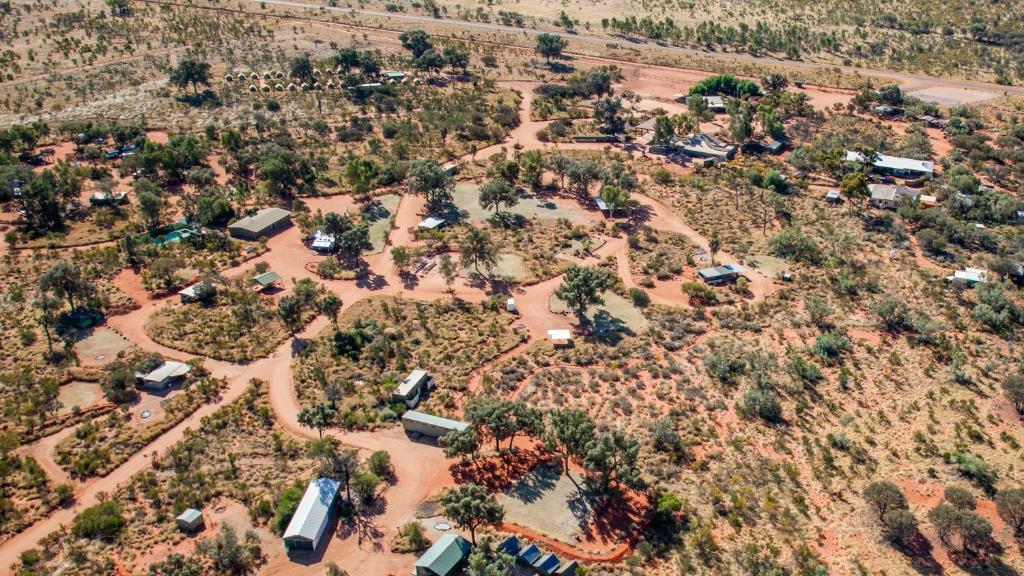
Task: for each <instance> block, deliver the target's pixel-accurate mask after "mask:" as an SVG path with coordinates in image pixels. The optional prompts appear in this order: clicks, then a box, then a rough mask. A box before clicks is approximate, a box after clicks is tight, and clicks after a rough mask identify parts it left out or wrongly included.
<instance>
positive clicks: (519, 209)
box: [453, 182, 596, 224]
mask: <svg viewBox="0 0 1024 576" xmlns="http://www.w3.org/2000/svg"><path fill="white" fill-rule="evenodd" d="M453 195H454V200H455V205H456V206H457V207H458V208H459V210H463V211H465V212H466V213H467V215H468V218H469V221H470V222H472V223H474V224H480V223H482V222H486V221H487V220H488V219H489V218H490V217H491V216H493V215H494V211H493V210H486V209H484V208H483V207H482V206H480V186H478V185H476V184H472V183H468V182H462V183H459V184H456V185H455V192H454V194H453ZM502 211H503V212H506V213H509V214H515V215H518V216H522V217H523V218H526V219H528V220H532V219H535V218H536V219H546V220H558V219H559V218H565V219H567V220H569V221H570V222H572V223H573V224H589V223H591V222H594V221H596V218H595V216H593V215H592V214H590V213H588V212H587V211H585V210H583V209H582V208H580V207H579V206H578V205H576V204H573V203H570V202H567V201H565V200H562V199H560V198H541V197H538V196H523V197H520V199H519V203H518V204H516V205H515V206H513V207H512V208H502Z"/></svg>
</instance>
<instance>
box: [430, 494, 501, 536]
mask: <svg viewBox="0 0 1024 576" xmlns="http://www.w3.org/2000/svg"><path fill="white" fill-rule="evenodd" d="M441 504H442V505H443V506H444V514H445V516H447V517H448V518H449V519H451V520H452V521H453V522H455V524H456V525H457V526H459V527H460V528H463V529H465V530H469V537H470V540H472V542H473V544H474V545H475V544H476V531H477V529H479V528H480V527H482V526H497V525H498V524H500V523H501V521H502V520H504V518H505V509H504V508H502V506H501V504H499V503H498V501H497V500H496V499H495V498H494V496H492V495H491V494H489V493H488V492H487V490H486V489H485V488H484V487H483V486H478V485H476V484H460V485H458V486H457V487H455V488H454V489H452V490H449V491H448V492H447V493H445V495H444V496H443V497H442V498H441Z"/></svg>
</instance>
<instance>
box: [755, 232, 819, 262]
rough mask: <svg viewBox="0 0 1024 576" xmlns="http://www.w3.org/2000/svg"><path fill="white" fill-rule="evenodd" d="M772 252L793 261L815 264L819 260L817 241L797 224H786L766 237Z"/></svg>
mask: <svg viewBox="0 0 1024 576" xmlns="http://www.w3.org/2000/svg"><path fill="white" fill-rule="evenodd" d="M768 246H769V248H771V251H772V253H773V254H775V255H776V256H778V257H779V258H785V259H787V260H792V261H794V262H805V263H807V264H817V263H818V262H819V261H820V260H821V248H820V247H819V246H818V243H817V242H816V241H815V240H814V238H811V237H810V236H808V235H807V234H805V233H804V232H803V230H802V229H801V228H800V227H799V226H787V227H786V228H783V229H782V230H781V231H780V232H779V233H778V234H776V235H774V236H772V237H771V238H769V239H768Z"/></svg>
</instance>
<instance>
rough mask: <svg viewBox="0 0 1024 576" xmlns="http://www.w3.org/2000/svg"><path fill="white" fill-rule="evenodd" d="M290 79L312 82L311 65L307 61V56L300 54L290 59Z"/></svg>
mask: <svg viewBox="0 0 1024 576" xmlns="http://www.w3.org/2000/svg"><path fill="white" fill-rule="evenodd" d="M291 77H292V78H297V79H298V80H301V81H303V82H311V81H312V80H313V63H312V62H310V60H309V54H300V55H298V56H296V57H294V58H292V62H291Z"/></svg>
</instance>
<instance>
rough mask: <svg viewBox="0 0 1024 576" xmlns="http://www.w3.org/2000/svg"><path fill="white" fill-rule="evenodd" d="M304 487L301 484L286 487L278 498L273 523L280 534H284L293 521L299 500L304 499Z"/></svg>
mask: <svg viewBox="0 0 1024 576" xmlns="http://www.w3.org/2000/svg"><path fill="white" fill-rule="evenodd" d="M302 493H303V492H302V488H301V487H299V486H292V487H290V488H286V489H285V491H284V492H282V493H281V495H280V496H279V497H278V498H277V506H275V507H274V520H273V522H272V523H271V526H273V528H274V531H276V532H277V533H278V534H284V531H285V529H286V528H288V523H289V522H291V521H292V516H294V515H295V509H296V508H298V507H299V501H300V500H302Z"/></svg>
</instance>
